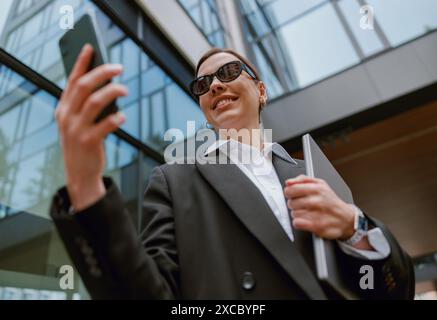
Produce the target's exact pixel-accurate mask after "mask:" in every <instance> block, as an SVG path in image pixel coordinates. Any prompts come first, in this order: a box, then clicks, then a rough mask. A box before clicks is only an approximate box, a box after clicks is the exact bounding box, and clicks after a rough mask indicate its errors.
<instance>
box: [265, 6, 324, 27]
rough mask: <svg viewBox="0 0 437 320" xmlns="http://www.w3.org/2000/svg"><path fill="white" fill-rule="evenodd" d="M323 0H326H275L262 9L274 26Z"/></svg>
mask: <svg viewBox="0 0 437 320" xmlns="http://www.w3.org/2000/svg"><path fill="white" fill-rule="evenodd" d="M323 2H326V0H305V1H290V0H277V1H274V2H272V3H270V4H269V5H267V6H265V7H264V9H263V10H264V11H265V13H266V14H267V16H268V17H269V20H270V22H271V24H272V25H273V26H274V27H276V26H278V25H280V24H283V23H284V22H287V21H289V20H290V19H293V18H295V17H296V16H298V15H300V14H303V13H305V12H306V11H308V10H310V9H311V8H313V7H315V6H317V5H319V4H321V3H323Z"/></svg>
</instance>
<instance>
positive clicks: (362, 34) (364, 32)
mask: <svg viewBox="0 0 437 320" xmlns="http://www.w3.org/2000/svg"><path fill="white" fill-rule="evenodd" d="M339 5H340V8H341V10H342V12H343V15H344V17H345V18H346V20H347V22H348V25H349V27H350V28H351V30H352V32H353V34H354V36H355V38H356V39H357V41H358V44H359V45H360V47H361V50H362V51H363V53H364V55H365V56H370V55H372V54H374V53H376V52H378V51H381V50H383V49H384V45H383V44H382V42H381V40H380V39H379V38H378V35H377V33H376V32H375V30H370V29H362V28H361V27H360V20H361V14H360V5H359V4H358V2H357V1H356V0H342V1H340V2H339Z"/></svg>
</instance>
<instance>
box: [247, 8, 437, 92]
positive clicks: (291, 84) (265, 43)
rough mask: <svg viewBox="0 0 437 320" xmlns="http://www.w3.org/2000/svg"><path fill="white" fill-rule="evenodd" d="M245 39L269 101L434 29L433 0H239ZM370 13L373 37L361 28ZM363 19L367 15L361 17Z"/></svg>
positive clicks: (436, 15) (436, 22)
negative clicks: (367, 8) (364, 9)
mask: <svg viewBox="0 0 437 320" xmlns="http://www.w3.org/2000/svg"><path fill="white" fill-rule="evenodd" d="M239 4H240V9H241V13H242V15H243V21H244V34H245V37H246V39H247V41H248V43H249V47H250V49H251V51H252V54H253V56H254V57H255V60H256V63H257V65H258V67H259V68H260V71H261V73H262V75H263V76H264V79H265V81H266V83H267V87H268V88H269V91H270V96H271V97H272V98H274V97H278V96H280V95H283V94H285V93H289V92H293V91H296V90H298V89H301V88H304V87H306V86H309V85H311V84H313V83H315V82H318V81H320V80H323V79H325V78H326V77H329V76H331V75H333V74H336V73H338V72H341V71H343V70H345V69H347V68H349V67H351V66H354V65H356V64H359V63H361V62H362V61H364V60H365V59H368V58H369V57H371V56H373V55H375V54H378V53H380V52H382V51H384V50H389V49H392V48H395V47H397V46H399V45H401V44H403V43H405V42H407V41H410V40H412V39H415V38H417V37H419V36H421V35H424V34H426V33H429V32H432V31H433V30H435V29H436V28H437V18H436V17H437V2H436V1H433V0H418V1H396V0H388V1H386V0H384V1H379V0H375V1H373V0H305V1H304V0H298V1H289V0H239ZM366 5H370V6H371V7H372V8H373V14H374V15H373V27H374V29H373V30H372V31H374V32H372V31H370V30H368V29H365V28H364V29H363V28H361V24H360V22H361V21H362V19H363V16H364V14H365V13H363V12H360V8H362V7H363V6H366ZM366 14H367V13H366Z"/></svg>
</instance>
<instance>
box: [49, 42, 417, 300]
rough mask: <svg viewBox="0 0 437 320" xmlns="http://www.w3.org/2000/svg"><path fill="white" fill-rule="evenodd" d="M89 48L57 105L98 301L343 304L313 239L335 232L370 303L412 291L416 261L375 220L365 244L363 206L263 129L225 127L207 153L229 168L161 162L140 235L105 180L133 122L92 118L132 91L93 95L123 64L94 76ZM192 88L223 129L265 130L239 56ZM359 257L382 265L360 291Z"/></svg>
mask: <svg viewBox="0 0 437 320" xmlns="http://www.w3.org/2000/svg"><path fill="white" fill-rule="evenodd" d="M91 56H92V48H91V47H90V46H85V47H84V49H83V51H82V53H81V55H80V57H79V58H78V60H77V62H76V65H75V68H74V70H73V72H72V74H71V76H70V78H69V81H68V84H67V86H66V89H65V91H64V93H63V95H62V98H61V100H60V103H59V106H58V108H57V110H56V119H57V121H58V124H59V129H60V135H61V143H62V150H63V154H64V159H65V169H66V170H65V172H66V181H67V186H66V188H63V189H61V190H60V191H59V192H58V193H57V195H56V196H55V198H54V201H53V205H52V209H51V214H52V217H53V219H54V221H55V223H56V225H57V227H58V229H59V232H60V234H61V236H62V238H63V240H64V242H65V244H66V246H67V249H68V251H69V253H70V255H71V257H72V259H73V261H74V262H75V265H76V267H77V269H78V271H79V273H80V274H81V276H82V279H83V280H84V282H85V284H86V286H87V288H88V290H89V292H90V294H91V296H92V297H93V298H144V299H169V298H182V299H246V298H247V299H262V298H264V299H308V298H310V299H326V298H334V297H335V295H333V293H332V292H328V290H326V288H322V286H321V284H320V283H319V281H318V280H317V278H316V276H315V273H314V261H313V257H312V247H311V237H310V235H311V233H315V234H316V235H318V236H320V237H323V238H327V239H336V240H338V241H337V242H336V243H338V244H339V247H341V249H342V250H340V253H339V259H341V262H342V265H344V266H345V271H344V277H345V279H346V280H348V281H349V282H350V285H351V286H352V287H353V288H354V290H355V289H356V292H357V295H359V296H360V297H368V298H411V297H412V294H413V293H414V275H413V269H412V266H411V261H410V259H409V258H408V256H407V255H406V253H404V252H403V251H402V249H401V248H400V247H399V245H398V243H397V242H396V240H395V239H394V237H393V236H392V235H391V234H390V232H389V231H388V230H387V229H386V228H385V227H384V226H383V225H382V224H381V223H379V222H378V221H375V220H373V219H371V218H369V217H367V218H366V219H367V220H366V221H367V222H368V223H369V225H370V227H369V231H368V233H367V234H362V235H361V236H359V237H358V238H357V233H356V230H355V227H354V222H355V220H356V219H357V217H363V215H362V214H361V213H360V212H359V210H357V208H356V207H354V206H353V205H350V204H347V203H345V202H343V201H342V200H341V199H339V198H338V197H337V196H336V194H335V193H334V192H333V191H332V189H331V188H330V187H329V186H328V185H327V184H326V183H325V182H324V181H322V180H319V179H311V178H309V177H306V176H304V175H303V174H304V173H305V168H304V164H303V161H302V160H296V159H292V158H291V157H290V156H289V155H288V154H287V153H286V152H285V151H284V150H283V149H282V148H281V147H280V146H279V145H277V144H270V145H263V141H262V136H261V135H260V134H259V131H256V130H253V132H255V134H253V135H251V137H250V139H249V140H248V141H237V140H238V139H237V140H235V139H234V138H233V137H229V136H226V134H225V138H224V139H223V140H221V141H219V142H218V143H216V144H213V145H212V146H211V147H210V148H209V149H208V150H207V151H206V152H205V154H204V156H205V157H207V158H210V159H211V158H215V157H217V156H218V155H220V154H225V156H226V157H227V158H228V159H230V160H231V161H230V164H226V165H222V164H217V163H216V164H214V163H207V164H199V163H198V162H196V163H195V164H186V165H169V164H166V165H163V166H160V167H157V168H155V169H154V171H153V173H152V175H151V177H150V182H149V185H148V187H147V190H146V192H145V194H144V201H143V219H142V220H143V221H144V225H143V226H142V228H141V234H140V235H138V234H137V232H136V230H135V228H134V226H133V224H132V222H131V220H130V217H129V214H128V212H127V211H126V210H125V208H124V207H123V200H122V197H121V195H120V193H119V191H118V189H117V187H116V186H115V184H114V183H113V182H112V181H111V179H108V178H103V171H104V166H105V153H104V152H105V151H104V143H103V141H104V138H105V137H106V136H107V135H108V134H109V133H110V132H113V131H114V130H116V129H117V128H118V127H119V126H120V125H121V124H122V123H123V122H124V116H123V115H122V114H120V113H118V114H115V115H111V116H109V117H108V118H106V119H105V120H103V121H102V122H99V123H98V124H95V123H94V120H95V118H96V117H97V116H98V114H99V113H100V112H101V110H103V108H104V107H105V106H106V105H107V104H108V103H109V102H110V101H112V100H114V99H115V98H117V97H119V96H124V95H126V94H127V90H126V88H125V87H124V86H122V85H120V84H115V83H112V84H108V85H106V86H105V87H103V88H100V89H99V90H97V91H94V90H95V89H96V88H97V87H99V85H100V84H102V83H104V82H105V81H107V80H110V79H111V78H112V77H114V76H117V75H119V74H120V73H121V72H122V67H121V66H119V65H104V66H100V67H98V68H96V69H94V70H92V71H91V72H88V73H87V72H86V70H87V66H88V64H89V62H90V59H91ZM191 90H192V92H193V94H194V95H196V96H197V97H198V98H199V103H200V106H201V108H202V111H203V112H204V114H205V117H206V118H207V120H208V122H209V123H210V124H212V125H213V126H214V128H215V129H222V130H231V129H235V130H240V129H250V130H251V129H259V125H260V111H261V109H262V108H263V107H264V106H265V105H266V102H267V94H266V87H265V85H264V83H263V82H262V81H261V80H260V77H259V75H258V72H257V71H256V69H255V68H254V67H253V65H252V64H251V63H250V62H249V61H247V60H246V59H245V58H244V57H242V56H240V55H239V54H237V53H235V52H233V51H231V50H220V49H214V50H212V51H210V52H207V53H206V54H205V55H204V56H203V57H202V58H201V59H200V61H199V63H198V66H197V69H196V79H195V80H194V81H193V83H192V84H191ZM225 132H226V131H225ZM257 132H258V133H257ZM221 137H222V138H223V136H221ZM238 152H243V153H244V152H250V153H251V154H256V152H258V160H261V162H260V163H261V166H262V167H263V168H264V169H265V168H267V169H269V168H270V169H272V170H267V171H265V172H264V174H257V172H256V170H255V169H256V168H255V166H253V165H251V164H250V163H249V164H247V163H241V162H239V160H238ZM287 206H288V208H287ZM290 210H291V212H292V215H290ZM354 237H355V238H354ZM351 238H354V239H355V240H354V241H352V240H351ZM351 241H352V242H351ZM363 264H366V265H370V266H372V267H373V269H374V275H375V279H374V280H375V281H374V288H373V289H372V290H363V289H360V287H359V283H360V277H361V276H362V275H361V274H360V267H361V266H362V265H363Z"/></svg>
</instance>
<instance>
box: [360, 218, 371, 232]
mask: <svg viewBox="0 0 437 320" xmlns="http://www.w3.org/2000/svg"><path fill="white" fill-rule="evenodd" d="M357 229H358V230H364V231H367V230H368V229H369V225H368V222H367V219H366V217H363V216H361V215H360V216H359V217H358V228H357Z"/></svg>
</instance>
